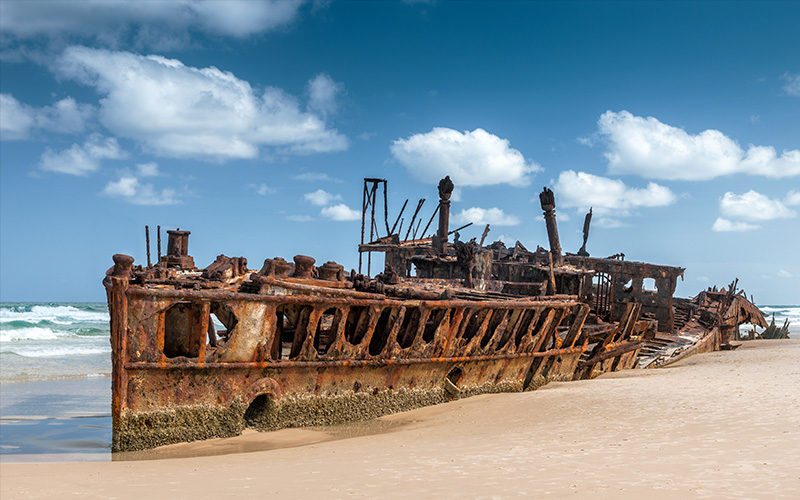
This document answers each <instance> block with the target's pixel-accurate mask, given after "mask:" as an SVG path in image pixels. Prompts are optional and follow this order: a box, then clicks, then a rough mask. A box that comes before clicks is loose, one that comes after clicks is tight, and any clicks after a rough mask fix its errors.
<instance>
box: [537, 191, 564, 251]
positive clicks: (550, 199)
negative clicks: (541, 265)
mask: <svg viewBox="0 0 800 500" xmlns="http://www.w3.org/2000/svg"><path fill="white" fill-rule="evenodd" d="M539 201H540V202H541V204H542V210H544V220H545V223H546V224H547V237H548V239H549V240H550V253H551V254H552V255H553V265H555V266H560V265H561V264H563V263H564V257H563V256H562V255H561V241H560V240H559V238H558V224H556V211H555V208H556V200H555V195H554V194H553V191H552V190H550V189H548V188H544V189H543V190H542V192H541V193H539Z"/></svg>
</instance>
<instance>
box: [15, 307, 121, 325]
mask: <svg viewBox="0 0 800 500" xmlns="http://www.w3.org/2000/svg"><path fill="white" fill-rule="evenodd" d="M18 309H23V310H18ZM27 309H29V310H27ZM11 321H27V322H29V323H39V322H41V321H51V322H53V323H58V324H64V325H70V324H72V323H76V322H108V313H107V312H98V311H84V310H81V309H79V308H77V307H74V306H67V305H62V306H50V305H35V306H33V307H30V308H28V307H24V308H16V307H2V308H0V323H9V322H11Z"/></svg>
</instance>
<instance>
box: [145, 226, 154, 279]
mask: <svg viewBox="0 0 800 500" xmlns="http://www.w3.org/2000/svg"><path fill="white" fill-rule="evenodd" d="M144 239H145V241H146V242H147V267H148V269H149V268H150V266H151V265H152V264H151V263H150V226H144Z"/></svg>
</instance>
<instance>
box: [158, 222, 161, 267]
mask: <svg viewBox="0 0 800 500" xmlns="http://www.w3.org/2000/svg"><path fill="white" fill-rule="evenodd" d="M158 262H161V226H158Z"/></svg>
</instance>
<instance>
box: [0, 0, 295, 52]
mask: <svg viewBox="0 0 800 500" xmlns="http://www.w3.org/2000/svg"><path fill="white" fill-rule="evenodd" d="M302 3H303V0H262V1H258V2H253V1H246V0H224V1H198V0H171V1H159V0H156V1H146V2H142V1H135V0H115V1H113V2H109V1H106V0H79V1H68V0H37V1H17V2H14V1H3V2H0V31H2V32H3V36H4V37H5V38H7V39H11V40H16V41H18V42H19V41H25V40H31V39H36V40H38V39H41V38H46V39H50V40H52V41H60V40H64V39H70V38H78V39H84V40H92V41H93V42H94V43H97V44H102V45H105V46H111V47H115V46H119V45H120V44H122V43H124V42H126V41H130V42H131V43H136V44H138V45H144V46H150V47H152V46H164V47H171V48H180V47H183V46H185V45H188V44H189V43H190V39H189V33H190V32H194V31H199V32H205V33H212V34H217V35H222V36H233V37H246V36H249V35H253V34H257V33H265V32H268V31H271V30H273V29H275V28H278V27H280V26H283V25H286V24H288V23H290V22H291V21H292V20H294V19H295V17H296V15H297V11H298V8H299V7H300V6H301V5H302Z"/></svg>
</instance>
